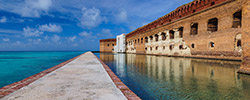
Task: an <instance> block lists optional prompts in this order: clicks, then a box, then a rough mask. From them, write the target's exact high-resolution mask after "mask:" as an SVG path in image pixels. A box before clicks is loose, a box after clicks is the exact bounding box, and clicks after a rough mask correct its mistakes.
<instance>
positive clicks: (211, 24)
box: [207, 18, 218, 32]
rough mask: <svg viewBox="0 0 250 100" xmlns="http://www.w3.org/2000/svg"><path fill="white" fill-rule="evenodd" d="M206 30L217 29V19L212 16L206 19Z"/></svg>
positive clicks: (214, 30) (213, 30)
mask: <svg viewBox="0 0 250 100" xmlns="http://www.w3.org/2000/svg"><path fill="white" fill-rule="evenodd" d="M207 31H210V32H216V31H218V19H217V18H212V19H209V20H208V24H207Z"/></svg>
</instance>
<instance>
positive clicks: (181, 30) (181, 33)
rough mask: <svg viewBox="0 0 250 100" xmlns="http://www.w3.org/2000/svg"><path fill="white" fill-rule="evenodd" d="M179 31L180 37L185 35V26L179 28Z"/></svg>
mask: <svg viewBox="0 0 250 100" xmlns="http://www.w3.org/2000/svg"><path fill="white" fill-rule="evenodd" d="M178 31H179V36H180V38H182V37H183V27H181V28H179V30H178Z"/></svg>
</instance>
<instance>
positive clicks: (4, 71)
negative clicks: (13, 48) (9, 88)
mask: <svg viewBox="0 0 250 100" xmlns="http://www.w3.org/2000/svg"><path fill="white" fill-rule="evenodd" d="M84 52H85V51H60V52H55V51H53V52H52V51H46V52H45V51H42V52H38V51H35V52H0V88H1V87H3V86H5V85H8V84H11V83H14V82H17V81H20V80H23V79H25V78H27V77H29V76H32V75H34V74H37V73H39V72H41V71H43V70H46V69H48V68H51V67H53V66H55V65H58V64H60V63H62V62H64V61H67V60H69V59H71V58H73V57H75V56H78V55H80V54H82V53H84Z"/></svg>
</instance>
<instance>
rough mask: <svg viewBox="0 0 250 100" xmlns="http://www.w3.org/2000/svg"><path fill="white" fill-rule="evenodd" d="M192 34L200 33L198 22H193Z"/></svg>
mask: <svg viewBox="0 0 250 100" xmlns="http://www.w3.org/2000/svg"><path fill="white" fill-rule="evenodd" d="M190 31H191V32H190V35H197V34H198V23H193V24H191V30H190Z"/></svg>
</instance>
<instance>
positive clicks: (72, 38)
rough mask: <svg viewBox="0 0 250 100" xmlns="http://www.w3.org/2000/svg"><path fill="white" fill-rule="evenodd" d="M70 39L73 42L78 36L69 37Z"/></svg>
mask: <svg viewBox="0 0 250 100" xmlns="http://www.w3.org/2000/svg"><path fill="white" fill-rule="evenodd" d="M68 39H69V41H72V42H73V41H75V39H76V36H72V37H69V38H68Z"/></svg>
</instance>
